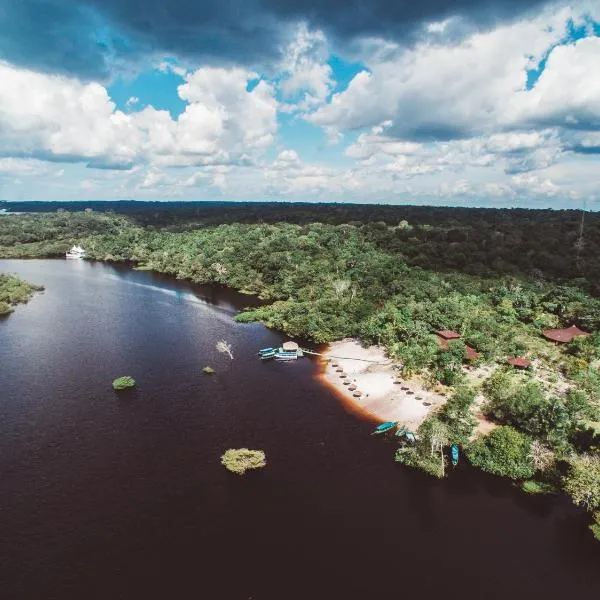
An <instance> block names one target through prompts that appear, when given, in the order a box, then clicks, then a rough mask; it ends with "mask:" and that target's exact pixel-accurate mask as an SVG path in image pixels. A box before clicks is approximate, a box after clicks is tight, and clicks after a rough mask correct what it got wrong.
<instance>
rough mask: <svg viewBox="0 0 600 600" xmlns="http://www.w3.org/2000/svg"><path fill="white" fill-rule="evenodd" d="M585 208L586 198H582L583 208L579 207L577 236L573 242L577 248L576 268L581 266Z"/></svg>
mask: <svg viewBox="0 0 600 600" xmlns="http://www.w3.org/2000/svg"><path fill="white" fill-rule="evenodd" d="M586 208H587V198H584V200H583V208H582V209H581V221H580V222H579V235H578V236H577V241H576V242H575V248H576V250H577V258H576V263H577V268H578V269H580V268H581V251H582V250H583V247H584V246H585V241H584V239H583V231H584V229H583V228H584V224H585V212H586Z"/></svg>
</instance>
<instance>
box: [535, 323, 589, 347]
mask: <svg viewBox="0 0 600 600" xmlns="http://www.w3.org/2000/svg"><path fill="white" fill-rule="evenodd" d="M542 333H543V336H544V337H545V338H546V339H547V340H550V341H552V342H558V343H559V344H568V343H569V342H570V341H571V340H572V339H574V338H576V337H580V336H582V335H589V333H586V332H585V331H581V329H579V327H577V326H576V325H571V327H566V328H565V329H545V330H544V331H543V332H542Z"/></svg>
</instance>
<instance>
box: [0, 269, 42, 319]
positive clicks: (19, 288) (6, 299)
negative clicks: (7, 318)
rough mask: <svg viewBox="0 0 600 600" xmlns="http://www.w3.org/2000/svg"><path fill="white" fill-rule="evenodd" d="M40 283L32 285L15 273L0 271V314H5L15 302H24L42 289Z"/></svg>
mask: <svg viewBox="0 0 600 600" xmlns="http://www.w3.org/2000/svg"><path fill="white" fill-rule="evenodd" d="M43 289H44V288H43V287H42V286H41V285H34V284H33V283H29V282H27V281H23V280H22V279H19V278H18V277H16V276H15V275H9V274H8V273H0V315H7V314H9V313H11V312H12V311H13V310H14V307H15V306H16V305H17V304H26V303H27V302H29V300H31V298H32V297H33V295H34V294H35V292H39V291H42V290H43Z"/></svg>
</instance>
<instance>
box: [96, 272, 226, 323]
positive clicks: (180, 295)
mask: <svg viewBox="0 0 600 600" xmlns="http://www.w3.org/2000/svg"><path fill="white" fill-rule="evenodd" d="M108 278H109V279H113V280H115V281H119V282H122V283H127V284H129V285H134V286H136V287H139V288H144V289H147V290H151V291H153V292H159V293H161V294H164V295H167V296H170V297H172V298H175V299H177V300H178V301H180V302H183V303H189V304H195V305H197V306H200V307H202V308H206V309H208V308H210V310H217V311H220V312H223V313H226V314H228V315H235V314H236V313H237V311H236V310H235V309H232V308H230V307H224V306H222V305H219V304H217V303H213V302H209V301H208V300H206V299H204V298H201V297H199V296H196V295H195V294H192V293H191V292H186V291H183V290H176V289H175V290H174V289H169V288H166V287H161V286H158V285H152V284H150V283H141V282H139V281H132V280H131V279H127V278H123V277H120V276H119V275H108Z"/></svg>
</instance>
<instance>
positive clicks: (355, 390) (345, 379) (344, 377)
mask: <svg viewBox="0 0 600 600" xmlns="http://www.w3.org/2000/svg"><path fill="white" fill-rule="evenodd" d="M331 366H332V367H333V368H334V369H335V372H336V373H338V377H339V378H340V379H342V380H343V381H342V384H343V385H347V386H348V390H349V391H351V392H352V395H353V396H354V397H355V398H360V397H361V396H362V395H363V393H362V392H361V391H360V390H359V389H358V388H357V386H356V385H355V384H354V383H353V382H352V381H350V379H348V374H347V373H344V369H342V367H340V365H339V364H338V363H331Z"/></svg>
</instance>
